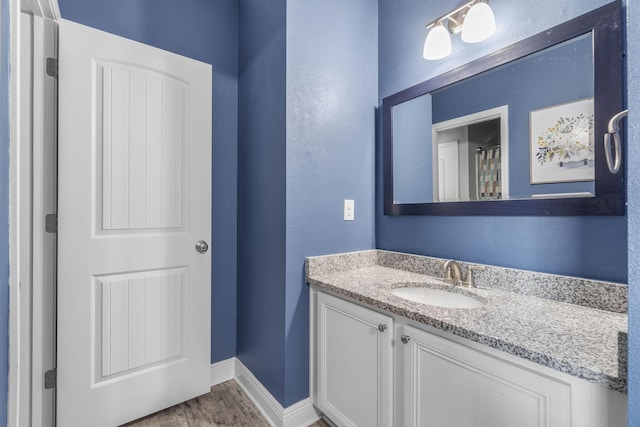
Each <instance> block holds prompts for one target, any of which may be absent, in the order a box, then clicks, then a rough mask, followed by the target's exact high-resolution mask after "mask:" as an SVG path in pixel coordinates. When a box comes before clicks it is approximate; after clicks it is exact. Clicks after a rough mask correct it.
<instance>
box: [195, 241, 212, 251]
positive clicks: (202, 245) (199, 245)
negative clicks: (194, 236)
mask: <svg viewBox="0 0 640 427" xmlns="http://www.w3.org/2000/svg"><path fill="white" fill-rule="evenodd" d="M208 250H209V245H207V242H205V241H204V240H198V241H197V242H196V251H198V252H200V253H201V254H204V253H206V252H207V251H208Z"/></svg>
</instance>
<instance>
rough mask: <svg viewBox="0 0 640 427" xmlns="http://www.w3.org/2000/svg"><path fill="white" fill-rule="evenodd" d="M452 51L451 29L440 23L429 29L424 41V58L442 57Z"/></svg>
mask: <svg viewBox="0 0 640 427" xmlns="http://www.w3.org/2000/svg"><path fill="white" fill-rule="evenodd" d="M450 53H451V37H450V36H449V31H448V30H447V29H446V28H445V27H444V25H442V23H439V24H438V25H436V26H435V27H433V28H432V29H431V31H429V34H427V38H426V40H425V41H424V50H423V51H422V56H423V57H424V59H429V60H436V59H442V58H445V57H447V56H449V54H450Z"/></svg>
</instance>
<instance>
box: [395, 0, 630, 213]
mask: <svg viewBox="0 0 640 427" xmlns="http://www.w3.org/2000/svg"><path fill="white" fill-rule="evenodd" d="M622 61H623V51H622V28H621V6H620V2H619V1H616V2H614V3H610V4H608V5H606V6H603V7H601V8H599V9H596V10H594V11H592V12H589V13H587V14H585V15H582V16H579V17H577V18H575V19H572V20H570V21H567V22H565V23H563V24H561V25H559V26H556V27H554V28H551V29H549V30H547V31H544V32H543V33H540V34H537V35H535V36H532V37H530V38H528V39H525V40H523V41H521V42H518V43H516V44H514V45H511V46H509V47H506V48H504V49H502V50H500V51H497V52H495V53H492V54H490V55H488V56H486V57H483V58H480V59H478V60H476V61H473V62H471V63H469V64H466V65H464V66H462V67H460V68H458V69H455V70H453V71H450V72H448V73H445V74H443V75H440V76H438V77H435V78H433V79H430V80H427V81H425V82H422V83H420V84H418V85H416V86H413V87H410V88H408V89H406V90H403V91H401V92H399V93H396V94H394V95H391V96H389V97H387V98H385V99H384V100H383V156H384V201H385V203H384V209H385V214H387V215H623V214H624V200H625V195H624V170H622V171H620V172H619V173H617V174H612V173H611V172H609V169H608V168H607V166H606V161H605V156H604V146H603V136H604V134H605V133H606V132H607V124H608V121H609V119H610V118H611V117H612V116H613V115H614V114H616V113H618V112H619V111H620V110H622V108H623V88H622V66H623V65H622Z"/></svg>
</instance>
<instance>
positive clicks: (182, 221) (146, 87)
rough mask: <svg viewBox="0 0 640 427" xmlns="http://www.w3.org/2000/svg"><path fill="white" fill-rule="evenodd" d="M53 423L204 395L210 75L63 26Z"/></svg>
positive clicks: (113, 415)
mask: <svg viewBox="0 0 640 427" xmlns="http://www.w3.org/2000/svg"><path fill="white" fill-rule="evenodd" d="M59 74H60V81H59V88H60V107H59V115H60V138H59V140H60V144H59V194H60V195H59V233H58V234H59V251H58V254H59V257H58V259H59V269H58V283H59V293H58V309H59V311H58V387H57V391H58V404H57V425H59V426H114V425H119V424H122V423H125V422H128V421H131V420H133V419H136V418H139V417H142V416H144V415H147V414H150V413H153V412H155V411H158V410H160V409H163V408H166V407H168V406H171V405H174V404H176V403H179V402H182V401H185V400H187V399H190V398H192V397H195V396H197V395H200V394H204V393H206V392H208V391H209V385H210V384H209V370H210V337H211V334H210V283H211V279H210V268H211V259H210V254H209V252H205V253H200V252H198V251H196V249H195V245H196V242H197V241H199V240H205V241H207V242H209V241H210V236H211V211H210V206H211V201H210V200H211V67H210V66H209V65H207V64H203V63H200V62H197V61H194V60H191V59H188V58H184V57H181V56H178V55H175V54H171V53H168V52H165V51H161V50H159V49H156V48H152V47H150V46H146V45H142V44H140V43H136V42H133V41H130V40H126V39H123V38H120V37H116V36H114V35H111V34H107V33H104V32H101V31H98V30H95V29H91V28H88V27H84V26H81V25H78V24H75V23H72V22H68V21H62V22H61V24H60V73H59Z"/></svg>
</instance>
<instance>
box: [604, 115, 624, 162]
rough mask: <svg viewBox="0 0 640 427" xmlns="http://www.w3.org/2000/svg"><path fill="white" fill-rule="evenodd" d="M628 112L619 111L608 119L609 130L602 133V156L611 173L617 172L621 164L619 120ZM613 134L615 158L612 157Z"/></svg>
mask: <svg viewBox="0 0 640 427" xmlns="http://www.w3.org/2000/svg"><path fill="white" fill-rule="evenodd" d="M627 114H629V110H624V111H620V112H619V113H618V114H616V115H615V116H613V117H611V120H609V129H608V130H609V132H608V133H605V134H604V156H605V157H606V159H607V166H608V167H609V171H610V172H611V173H618V172H619V171H620V166H622V149H621V143H620V126H619V123H620V120H621V119H622V118H623V117H625V116H626V115H627ZM612 136H613V146H614V151H615V159H612V156H613V154H612V153H611V151H612V150H611V137H612Z"/></svg>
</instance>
